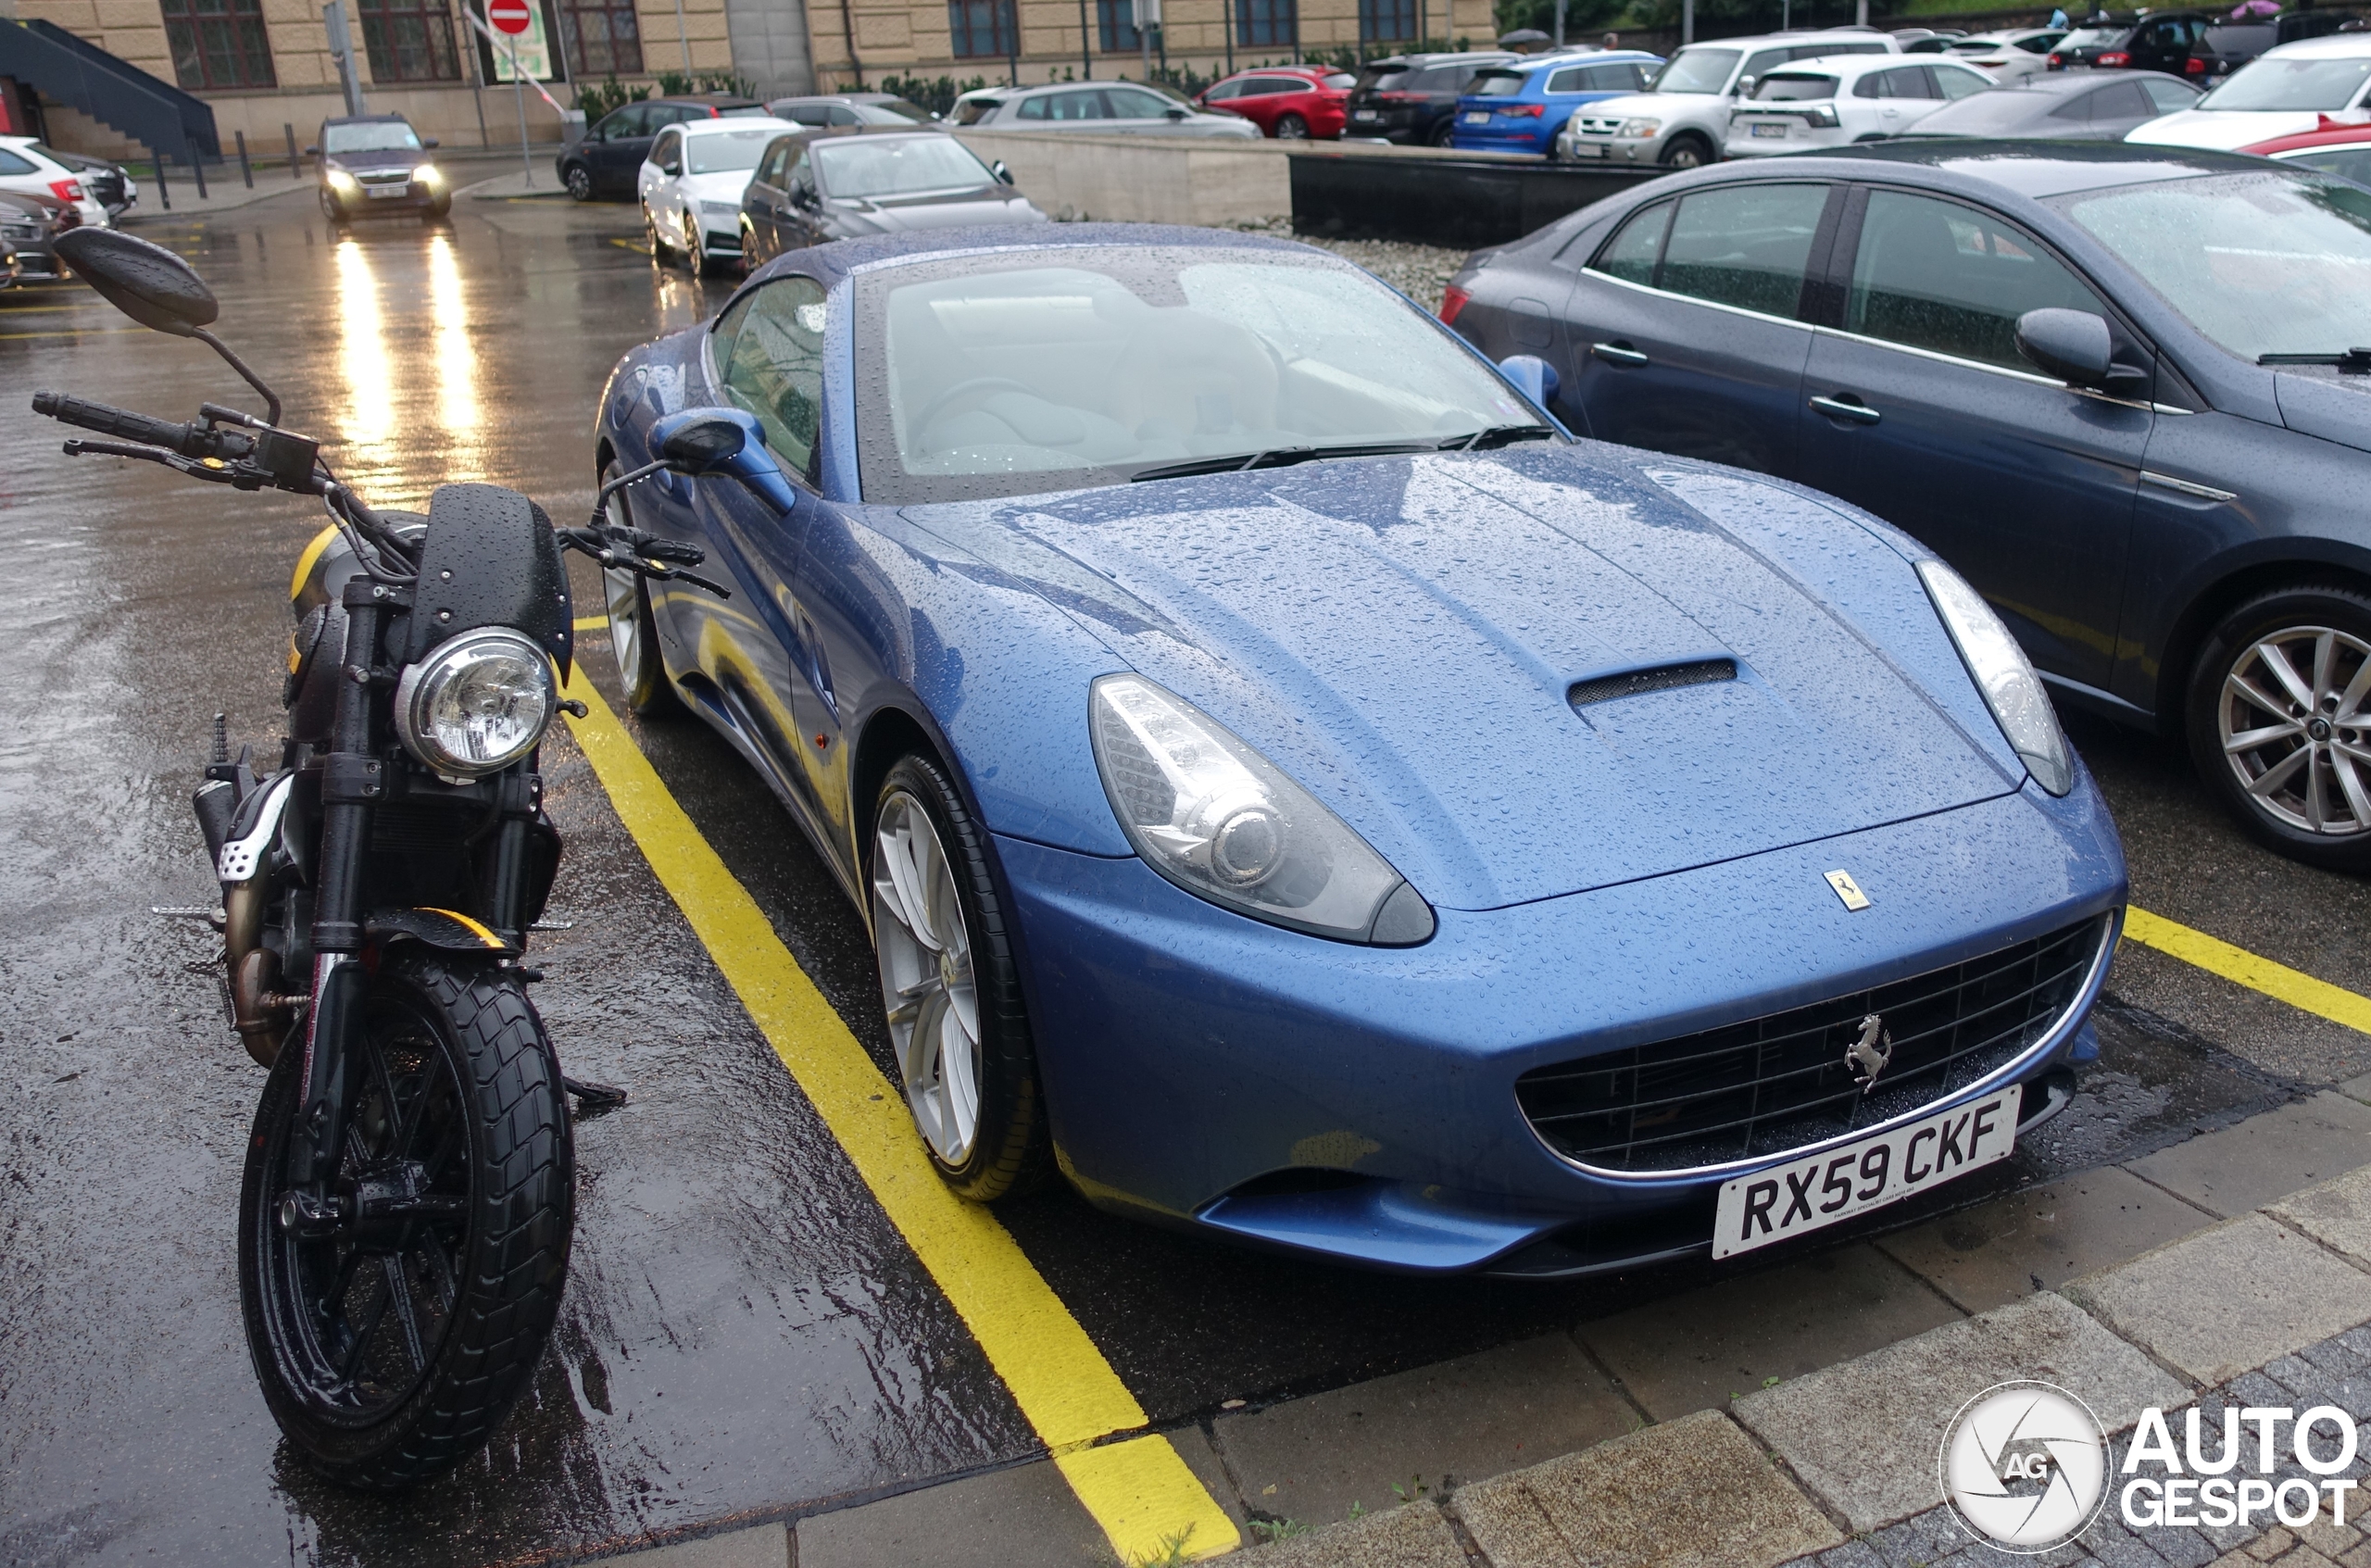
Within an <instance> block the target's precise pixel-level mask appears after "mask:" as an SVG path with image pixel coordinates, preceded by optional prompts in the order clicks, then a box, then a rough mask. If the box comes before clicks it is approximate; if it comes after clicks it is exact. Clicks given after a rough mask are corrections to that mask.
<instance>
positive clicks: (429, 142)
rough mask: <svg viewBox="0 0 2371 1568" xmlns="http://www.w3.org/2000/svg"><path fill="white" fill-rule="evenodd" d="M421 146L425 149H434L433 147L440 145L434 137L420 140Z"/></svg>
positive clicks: (425, 137)
mask: <svg viewBox="0 0 2371 1568" xmlns="http://www.w3.org/2000/svg"><path fill="white" fill-rule="evenodd" d="M420 145H421V146H423V147H433V146H436V145H438V143H437V140H436V138H435V137H433V136H422V137H421V138H420Z"/></svg>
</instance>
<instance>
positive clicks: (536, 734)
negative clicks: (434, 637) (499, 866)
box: [395, 626, 559, 779]
mask: <svg viewBox="0 0 2371 1568" xmlns="http://www.w3.org/2000/svg"><path fill="white" fill-rule="evenodd" d="M558 706H559V692H558V688H557V686H556V685H555V684H554V683H553V680H552V667H551V663H550V661H549V660H548V659H546V658H545V657H544V653H543V650H542V649H540V648H538V647H537V646H535V645H534V644H533V643H532V642H530V641H528V640H527V638H526V637H525V636H524V635H522V634H521V633H517V632H513V631H510V630H509V629H508V628H507V627H500V626H489V627H486V628H484V629H483V630H481V631H476V632H464V633H460V634H459V635H458V636H456V637H453V638H451V639H449V640H448V641H446V642H445V643H442V644H440V645H438V646H437V648H436V650H435V651H434V652H433V653H432V654H430V655H429V656H428V657H427V658H426V659H421V660H420V662H419V663H417V664H413V665H409V666H407V667H406V668H405V670H404V672H403V678H402V679H401V680H399V681H397V682H396V683H395V736H396V738H397V739H399V740H401V741H402V742H403V743H404V749H405V750H406V751H408V752H410V753H411V754H412V755H413V756H414V757H417V758H419V759H420V761H421V762H423V763H425V764H426V765H427V766H428V767H429V768H430V769H431V770H433V771H435V772H437V773H439V774H441V775H443V776H444V777H446V778H458V779H475V778H483V777H484V776H485V775H486V774H488V773H498V772H500V771H502V770H503V769H505V768H508V766H510V764H512V763H513V762H516V761H518V760H519V759H521V758H522V757H524V756H526V755H527V753H529V752H531V751H533V750H534V749H535V743H536V742H538V741H540V740H542V739H543V738H544V731H545V730H546V728H548V727H549V726H550V724H551V721H552V714H553V712H554V711H555V710H556V709H558Z"/></svg>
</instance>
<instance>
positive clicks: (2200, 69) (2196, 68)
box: [2182, 55, 2206, 76]
mask: <svg viewBox="0 0 2371 1568" xmlns="http://www.w3.org/2000/svg"><path fill="white" fill-rule="evenodd" d="M2182 74H2183V75H2184V76H2204V75H2205V74H2206V62H2205V61H2204V60H2202V59H2200V58H2199V57H2198V56H2196V55H2192V56H2190V57H2189V59H2186V60H2184V61H2183V62H2182Z"/></svg>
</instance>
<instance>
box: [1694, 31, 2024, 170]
mask: <svg viewBox="0 0 2371 1568" xmlns="http://www.w3.org/2000/svg"><path fill="white" fill-rule="evenodd" d="M1991 85H1992V79H1991V78H1990V77H1988V76H1987V75H1985V74H1984V72H1983V71H1981V70H1979V69H1976V67H1974V66H1968V65H1962V64H1960V63H1959V62H1958V61H1957V60H1953V59H1950V58H1947V57H1943V56H1932V55H1930V56H1925V57H1923V58H1919V59H1917V60H1916V61H1915V62H1914V63H1913V61H1911V60H1905V59H1902V58H1901V57H1899V56H1896V57H1893V58H1888V57H1887V56H1883V55H1861V56H1845V57H1842V58H1827V59H1817V60H1798V61H1797V62H1795V63H1794V64H1793V65H1789V66H1782V67H1780V68H1779V69H1776V70H1774V71H1772V72H1771V73H1770V74H1769V75H1767V76H1765V77H1763V79H1762V80H1761V81H1759V82H1755V83H1754V84H1753V93H1752V95H1751V96H1750V97H1748V98H1747V99H1746V100H1745V101H1744V102H1743V103H1741V104H1739V105H1737V107H1736V108H1734V109H1732V110H1730V111H1729V137H1728V145H1727V146H1726V147H1725V148H1724V149H1723V150H1724V151H1725V152H1726V153H1727V154H1728V156H1729V157H1767V156H1769V155H1770V154H1773V153H1798V152H1802V151H1804V150H1806V149H1808V148H1812V147H1842V146H1849V145H1850V144H1852V143H1854V142H1880V141H1883V140H1885V139H1886V138H1887V137H1888V136H1899V135H1901V134H1902V133H1903V132H1906V131H1908V130H1909V129H1910V128H1911V127H1912V126H1913V125H1916V124H1917V123H1918V122H1919V121H1920V120H1922V119H1926V117H1927V116H1928V115H1930V114H1932V113H1934V112H1935V111H1936V110H1937V109H1939V108H1941V107H1943V106H1944V105H1945V104H1948V103H1950V102H1951V101H1952V100H1954V99H1957V98H1964V97H1966V96H1968V95H1969V94H1974V93H1982V92H1985V91H1987V90H1988V89H1989V88H1990V87H1991Z"/></svg>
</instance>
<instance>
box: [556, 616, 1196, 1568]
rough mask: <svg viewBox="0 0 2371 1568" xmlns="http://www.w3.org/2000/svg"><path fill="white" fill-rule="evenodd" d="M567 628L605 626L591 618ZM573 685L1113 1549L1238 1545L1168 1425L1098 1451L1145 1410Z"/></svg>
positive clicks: (613, 782) (726, 949) (625, 812)
mask: <svg viewBox="0 0 2371 1568" xmlns="http://www.w3.org/2000/svg"><path fill="white" fill-rule="evenodd" d="M577 624H578V625H579V627H580V628H589V627H599V626H603V625H605V624H607V623H606V622H605V621H602V620H601V619H600V618H598V617H587V618H586V619H585V620H584V621H579V622H578V623H577ZM569 695H571V696H575V697H578V698H581V699H582V700H583V703H584V705H585V707H586V709H588V710H589V711H588V712H587V714H586V716H585V717H583V718H582V719H578V718H575V717H574V716H572V715H571V718H570V721H569V725H570V729H571V733H573V734H574V735H575V737H576V744H577V745H578V746H579V747H581V748H582V749H583V753H584V755H585V758H586V759H588V760H589V761H591V763H592V764H593V771H594V772H595V773H596V775H597V776H598V777H599V779H600V781H601V784H602V787H603V788H604V789H606V790H607V791H608V796H609V801H610V804H611V805H612V806H614V807H615V808H616V809H617V813H618V817H619V819H620V820H621V822H624V823H625V826H626V831H627V832H628V833H630V834H633V835H634V842H635V843H636V844H638V845H639V846H641V848H642V852H643V854H644V855H645V856H646V858H647V859H649V861H650V869H651V870H652V871H654V872H657V873H658V875H659V883H660V884H661V885H663V886H664V887H665V888H666V889H667V892H668V894H669V896H670V897H672V898H673V899H674V900H675V903H676V905H677V906H678V907H679V908H680V909H682V910H683V911H684V919H685V920H686V921H688V922H691V927H692V930H693V931H694V933H695V934H696V935H698V937H699V939H700V941H701V943H702V944H703V945H704V946H706V947H707V948H708V951H709V957H710V958H712V959H713V960H715V961H716V966H717V968H718V969H719V970H720V971H721V972H722V973H723V975H724V978H725V980H726V981H727V983H729V984H730V985H732V987H733V989H734V993H735V994H736V995H737V996H739V997H740V998H741V1005H742V1006H743V1007H745V1008H746V1009H747V1010H748V1013H749V1017H750V1019H751V1021H752V1022H755V1023H756V1024H757V1025H758V1028H759V1031H760V1032H761V1033H762V1034H763V1035H765V1036H766V1040H767V1043H768V1044H770V1045H772V1047H773V1048H774V1054H775V1055H776V1056H779V1057H780V1058H781V1059H782V1062H783V1065H784V1067H786V1068H788V1069H789V1070H790V1073H791V1076H792V1077H793V1078H794V1079H796V1080H797V1084H798V1086H799V1088H800V1089H801V1090H803V1091H804V1092H805V1093H806V1096H807V1098H808V1099H809V1102H811V1103H812V1104H813V1105H814V1107H815V1109H816V1110H817V1112H818V1113H819V1114H821V1115H822V1118H823V1122H824V1124H825V1125H826V1126H828V1127H830V1128H831V1130H832V1135H833V1136H834V1137H835V1138H837V1139H838V1140H839V1144H840V1147H841V1148H843V1149H845V1150H847V1156H848V1160H849V1161H850V1162H851V1163H852V1164H854V1165H855V1166H856V1169H857V1173H858V1174H859V1175H861V1176H862V1177H863V1178H864V1181H865V1185H867V1186H869V1187H871V1188H872V1194H873V1197H874V1198H876V1199H877V1200H878V1201H879V1202H880V1204H881V1207H882V1210H883V1211H884V1213H886V1214H887V1215H888V1217H889V1221H890V1223H892V1224H894V1225H896V1226H897V1230H898V1233H899V1234H900V1235H901V1236H904V1237H905V1239H906V1244H907V1245H908V1246H909V1247H910V1248H912V1249H913V1252H914V1256H915V1257H917V1258H919V1259H920V1260H921V1261H922V1266H923V1267H924V1268H926V1269H928V1270H929V1271H930V1273H931V1277H932V1278H933V1279H934V1280H935V1281H936V1282H937V1283H938V1287H939V1289H940V1290H941V1291H943V1292H945V1294H946V1296H947V1300H948V1301H949V1302H950V1303H951V1304H952V1305H953V1306H954V1308H955V1311H956V1312H957V1313H958V1314H959V1315H960V1317H961V1318H962V1319H963V1322H964V1325H965V1326H966V1327H968V1328H969V1329H970V1330H971V1331H972V1337H973V1338H974V1339H976V1340H978V1341H979V1345H980V1348H981V1349H982V1350H983V1351H985V1353H986V1355H987V1358H988V1362H989V1364H990V1365H991V1366H993V1367H995V1368H996V1371H997V1376H998V1377H1000V1378H1002V1379H1003V1380H1004V1384H1005V1386H1006V1387H1008V1388H1010V1390H1011V1391H1012V1397H1013V1400H1014V1402H1015V1403H1017V1404H1018V1405H1019V1406H1020V1407H1021V1412H1022V1415H1023V1416H1025V1417H1026V1418H1027V1419H1028V1422H1029V1424H1030V1425H1031V1426H1032V1427H1033V1428H1035V1431H1036V1433H1037V1436H1038V1439H1039V1440H1040V1441H1041V1442H1043V1443H1044V1444H1045V1445H1046V1447H1047V1448H1048V1449H1049V1450H1051V1452H1052V1454H1053V1456H1054V1462H1055V1464H1056V1465H1057V1466H1059V1467H1060V1470H1061V1473H1062V1475H1063V1478H1064V1479H1066V1480H1067V1481H1068V1482H1069V1483H1070V1486H1071V1489H1072V1490H1073V1492H1074V1493H1076V1494H1077V1496H1078V1500H1079V1501H1080V1503H1081V1504H1083V1505H1084V1506H1085V1509H1086V1511H1087V1512H1088V1513H1090V1514H1092V1515H1093V1516H1094V1518H1095V1521H1096V1523H1097V1524H1100V1525H1101V1526H1102V1527H1103V1533H1104V1534H1105V1535H1106V1536H1108V1537H1110V1541H1111V1545H1112V1548H1113V1549H1115V1550H1116V1551H1117V1552H1118V1553H1119V1554H1120V1559H1121V1561H1122V1562H1139V1561H1142V1560H1143V1559H1145V1558H1148V1557H1158V1556H1160V1555H1161V1554H1162V1553H1164V1552H1165V1551H1166V1550H1167V1549H1168V1547H1169V1544H1170V1543H1171V1542H1173V1541H1174V1540H1175V1539H1177V1538H1178V1537H1180V1536H1184V1537H1186V1541H1187V1549H1188V1551H1189V1552H1190V1554H1191V1555H1194V1556H1197V1557H1211V1556H1216V1555H1217V1554H1219V1553H1221V1552H1224V1551H1228V1550H1232V1549H1234V1548H1235V1547H1236V1546H1238V1545H1240V1544H1241V1538H1240V1537H1238V1536H1237V1535H1236V1528H1235V1525H1234V1523H1233V1522H1232V1521H1231V1520H1229V1519H1228V1518H1227V1516H1226V1512H1225V1511H1224V1510H1223V1509H1222V1508H1221V1507H1220V1506H1219V1505H1218V1503H1217V1501H1216V1500H1215V1499H1212V1498H1211V1494H1210V1492H1209V1490H1208V1489H1207V1488H1206V1487H1204V1486H1203V1485H1202V1483H1201V1482H1200V1480H1199V1479H1198V1478H1197V1477H1196V1476H1195V1474H1194V1473H1193V1472H1192V1471H1191V1470H1189V1469H1187V1468H1186V1461H1185V1460H1184V1459H1183V1458H1181V1457H1180V1456H1179V1454H1178V1452H1177V1449H1176V1448H1175V1446H1174V1445H1173V1444H1172V1443H1171V1442H1170V1440H1169V1439H1168V1438H1167V1437H1165V1436H1161V1435H1160V1434H1159V1433H1150V1434H1147V1435H1145V1436H1138V1437H1133V1438H1129V1439H1127V1440H1125V1441H1123V1442H1117V1443H1109V1444H1100V1445H1099V1446H1098V1439H1101V1438H1104V1437H1107V1436H1111V1435H1113V1434H1116V1433H1123V1432H1132V1431H1136V1430H1138V1429H1139V1428H1141V1427H1143V1426H1144V1424H1145V1412H1144V1409H1143V1407H1141V1406H1140V1405H1138V1404H1137V1403H1136V1400H1135V1396H1134V1395H1132V1394H1130V1393H1129V1392H1128V1389H1127V1386H1126V1385H1124V1384H1123V1383H1122V1382H1121V1381H1120V1377H1119V1374H1117V1373H1115V1372H1113V1371H1112V1370H1111V1364H1110V1362H1109V1361H1106V1360H1104V1358H1103V1353H1102V1352H1101V1351H1100V1350H1098V1349H1097V1348H1096V1347H1095V1342H1094V1341H1093V1340H1092V1339H1090V1338H1088V1337H1087V1335H1086V1331H1085V1329H1083V1328H1081V1327H1080V1326H1079V1323H1078V1320H1077V1319H1075V1318H1073V1316H1072V1315H1071V1312H1070V1309H1069V1308H1067V1307H1065V1306H1063V1305H1062V1301H1061V1298H1060V1297H1058V1296H1056V1295H1055V1294H1054V1291H1053V1288H1052V1287H1051V1286H1048V1284H1047V1283H1046V1281H1045V1279H1044V1277H1043V1276H1041V1275H1040V1274H1039V1273H1037V1270H1036V1268H1035V1266H1034V1265H1032V1264H1031V1262H1030V1261H1029V1259H1028V1257H1027V1255H1026V1254H1024V1253H1023V1252H1022V1250H1021V1248H1020V1245H1019V1244H1018V1243H1016V1242H1015V1241H1014V1240H1013V1239H1012V1236H1011V1235H1010V1233H1009V1232H1007V1231H1006V1230H1005V1228H1004V1227H1003V1226H1002V1225H1001V1224H999V1223H997V1219H996V1216H995V1215H994V1214H992V1213H991V1212H989V1210H987V1209H985V1207H983V1206H981V1205H979V1204H975V1203H966V1202H964V1201H963V1200H962V1199H961V1198H957V1197H956V1196H955V1195H954V1194H953V1193H951V1192H949V1191H948V1190H947V1185H946V1184H945V1183H943V1182H941V1181H940V1180H939V1178H938V1173H936V1172H935V1171H934V1170H933V1169H932V1168H931V1164H930V1161H929V1160H928V1158H927V1157H926V1156H925V1155H924V1154H923V1152H922V1144H921V1142H920V1141H919V1139H918V1138H917V1137H916V1135H915V1132H914V1124H913V1120H912V1118H911V1117H910V1115H909V1114H908V1113H907V1110H906V1103H905V1098H904V1096H903V1095H902V1094H901V1093H900V1092H899V1091H898V1089H897V1087H896V1086H895V1085H892V1084H891V1083H890V1082H889V1081H888V1079H886V1078H885V1077H884V1076H883V1075H882V1073H881V1070H880V1069H879V1068H877V1067H875V1066H874V1065H873V1064H872V1058H871V1057H869V1056H867V1055H865V1053H864V1047H861V1046H859V1044H857V1041H856V1036H855V1035H851V1034H850V1033H849V1032H848V1028H847V1024H846V1023H845V1022H842V1021H841V1018H840V1015H839V1014H838V1013H837V1012H835V1011H834V1010H833V1008H832V1005H831V1004H830V1003H829V1002H827V1001H825V1000H824V999H823V996H822V993H821V992H819V991H818V990H816V988H815V985H814V983H813V982H812V981H811V980H809V978H808V977H807V975H806V973H805V972H803V971H802V970H800V969H799V967H798V963H797V960H795V959H793V958H792V957H791V955H790V950H789V949H788V948H787V947H784V946H783V943H782V939H781V938H780V937H779V936H777V935H775V934H774V929H773V926H772V924H771V923H769V922H768V921H767V919H766V917H765V914H764V913H763V911H761V910H760V909H759V908H758V905H757V901H756V900H755V899H753V898H751V897H749V894H748V891H747V889H746V888H744V887H743V886H742V885H741V884H740V882H739V881H738V880H737V879H736V878H734V875H733V873H732V872H731V871H729V870H728V869H726V867H725V864H724V861H723V860H722V859H721V858H719V857H718V855H717V853H716V851H715V850H714V849H712V848H711V847H709V843H708V840H707V839H705V838H704V837H702V836H701V835H700V832H699V829H698V828H697V827H696V826H694V825H693V823H692V820H691V818H690V817H689V816H687V815H685V814H684V809H683V808H682V807H681V806H680V805H678V804H677V803H676V800H675V797H674V796H673V795H672V794H671V793H670V792H669V790H668V788H667V785H666V784H665V783H664V781H662V780H661V779H660V778H659V773H658V771H657V770H656V769H654V768H652V767H651V765H650V761H649V759H647V758H646V757H645V756H643V754H642V751H641V749H640V748H639V747H637V746H635V745H634V739H633V737H632V736H630V735H629V734H626V731H625V726H624V725H622V724H621V723H620V722H619V721H618V718H617V715H616V714H615V713H613V712H612V711H611V710H610V709H609V706H608V703H607V702H605V701H604V700H603V699H602V696H601V694H600V693H599V692H598V691H596V690H595V689H594V686H593V684H592V683H591V682H590V681H588V680H583V679H578V680H576V681H574V682H573V683H572V684H571V687H570V692H569Z"/></svg>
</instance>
